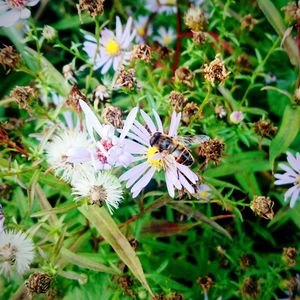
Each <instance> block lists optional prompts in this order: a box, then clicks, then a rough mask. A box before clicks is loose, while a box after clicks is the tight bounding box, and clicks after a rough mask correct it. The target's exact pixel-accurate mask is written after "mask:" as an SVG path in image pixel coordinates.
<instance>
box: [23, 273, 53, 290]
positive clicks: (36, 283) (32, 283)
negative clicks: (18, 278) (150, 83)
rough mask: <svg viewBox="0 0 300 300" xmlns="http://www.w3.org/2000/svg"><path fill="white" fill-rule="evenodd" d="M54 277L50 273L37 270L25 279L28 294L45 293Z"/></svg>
mask: <svg viewBox="0 0 300 300" xmlns="http://www.w3.org/2000/svg"><path fill="white" fill-rule="evenodd" d="M52 279H53V277H52V276H51V275H50V274H48V273H42V272H36V273H33V274H31V275H30V276H29V278H28V279H27V280H26V281H25V283H24V284H25V287H26V289H27V292H28V294H30V295H32V294H45V293H46V292H47V291H48V290H49V288H50V285H51V282H52Z"/></svg>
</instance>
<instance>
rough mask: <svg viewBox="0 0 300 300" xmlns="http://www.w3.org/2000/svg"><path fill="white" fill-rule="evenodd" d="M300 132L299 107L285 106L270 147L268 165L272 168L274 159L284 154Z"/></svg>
mask: <svg viewBox="0 0 300 300" xmlns="http://www.w3.org/2000/svg"><path fill="white" fill-rule="evenodd" d="M299 130H300V107H292V106H287V107H286V108H285V111H284V114H283V117H282V122H281V125H280V128H279V131H278V133H277V134H276V136H275V138H274V139H273V140H272V142H271V145H270V164H271V166H272V167H273V165H274V161H275V158H276V157H277V156H278V155H279V154H281V153H283V152H285V151H286V150H287V149H288V147H289V146H290V144H291V143H292V142H293V141H294V139H295V137H296V136H297V134H298V133H299Z"/></svg>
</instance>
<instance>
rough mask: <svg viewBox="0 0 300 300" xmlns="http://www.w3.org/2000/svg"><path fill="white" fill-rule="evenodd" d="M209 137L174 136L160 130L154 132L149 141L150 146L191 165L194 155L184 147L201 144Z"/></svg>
mask: <svg viewBox="0 0 300 300" xmlns="http://www.w3.org/2000/svg"><path fill="white" fill-rule="evenodd" d="M209 139H210V138H209V137H208V136H207V135H196V136H185V137H177V138H174V137H171V136H169V135H167V134H164V133H161V132H155V133H154V134H153V135H152V136H151V138H150V140H149V142H150V145H151V147H156V148H157V149H158V151H159V152H165V153H168V154H171V155H173V156H174V158H175V161H176V162H178V163H179V164H182V165H185V166H191V165H192V164H193V163H194V157H193V156H192V154H191V152H190V151H189V150H188V149H187V148H186V147H187V146H189V145H192V144H201V143H203V142H205V141H207V140H209Z"/></svg>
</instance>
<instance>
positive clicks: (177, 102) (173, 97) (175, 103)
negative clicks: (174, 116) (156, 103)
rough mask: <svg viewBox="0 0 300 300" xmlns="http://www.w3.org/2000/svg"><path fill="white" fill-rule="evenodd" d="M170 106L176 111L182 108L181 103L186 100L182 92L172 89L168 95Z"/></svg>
mask: <svg viewBox="0 0 300 300" xmlns="http://www.w3.org/2000/svg"><path fill="white" fill-rule="evenodd" d="M168 99H169V101H170V103H171V105H172V107H173V108H174V110H176V111H177V112H178V111H179V110H181V109H182V107H183V105H184V104H185V103H186V102H187V101H188V99H187V98H186V97H184V96H183V94H181V93H179V92H176V91H172V92H171V93H170V95H169V97H168Z"/></svg>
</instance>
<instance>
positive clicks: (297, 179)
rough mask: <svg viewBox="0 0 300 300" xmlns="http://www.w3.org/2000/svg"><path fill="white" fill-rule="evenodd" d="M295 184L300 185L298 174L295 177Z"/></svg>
mask: <svg viewBox="0 0 300 300" xmlns="http://www.w3.org/2000/svg"><path fill="white" fill-rule="evenodd" d="M295 185H299V186H300V175H298V176H297V177H296V182H295Z"/></svg>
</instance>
